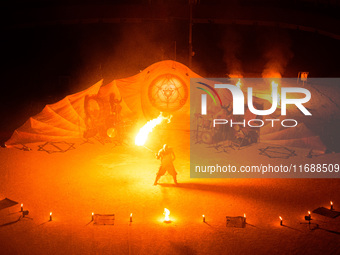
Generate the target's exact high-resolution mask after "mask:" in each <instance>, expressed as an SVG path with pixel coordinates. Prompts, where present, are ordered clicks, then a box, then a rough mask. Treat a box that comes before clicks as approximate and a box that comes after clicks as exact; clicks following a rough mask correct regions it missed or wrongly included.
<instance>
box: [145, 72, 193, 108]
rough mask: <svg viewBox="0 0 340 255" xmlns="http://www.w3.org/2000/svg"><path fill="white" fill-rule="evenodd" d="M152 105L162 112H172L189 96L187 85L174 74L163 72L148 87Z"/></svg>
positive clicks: (181, 105)
mask: <svg viewBox="0 0 340 255" xmlns="http://www.w3.org/2000/svg"><path fill="white" fill-rule="evenodd" d="M148 96H149V100H150V102H151V104H152V106H154V107H156V108H157V109H158V110H160V111H162V112H174V111H177V110H179V109H181V108H182V107H183V105H184V104H185V103H186V101H187V100H188V97H189V92H188V87H187V85H186V84H185V82H184V81H183V80H182V79H181V78H179V77H178V76H176V75H173V74H164V75H161V76H158V77H157V78H156V79H154V80H153V81H152V82H151V84H150V86H149V89H148Z"/></svg>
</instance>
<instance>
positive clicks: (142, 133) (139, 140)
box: [135, 113, 172, 146]
mask: <svg viewBox="0 0 340 255" xmlns="http://www.w3.org/2000/svg"><path fill="white" fill-rule="evenodd" d="M171 118H172V115H170V117H164V116H163V115H162V113H160V114H159V116H158V117H157V118H156V119H153V120H150V121H148V122H147V123H146V124H145V125H144V126H143V127H142V128H141V129H140V130H139V132H138V134H137V136H136V138H135V144H136V145H138V146H143V145H144V144H145V143H146V140H147V139H148V135H149V133H151V132H152V130H153V129H154V127H156V126H157V125H159V124H161V123H162V121H163V120H168V123H170V121H171Z"/></svg>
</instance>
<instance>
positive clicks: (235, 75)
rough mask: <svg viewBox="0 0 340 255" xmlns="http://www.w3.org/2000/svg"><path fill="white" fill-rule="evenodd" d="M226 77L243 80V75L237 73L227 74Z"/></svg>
mask: <svg viewBox="0 0 340 255" xmlns="http://www.w3.org/2000/svg"><path fill="white" fill-rule="evenodd" d="M228 76H229V77H230V78H243V75H242V74H238V73H233V74H228Z"/></svg>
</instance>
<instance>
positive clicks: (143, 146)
mask: <svg viewBox="0 0 340 255" xmlns="http://www.w3.org/2000/svg"><path fill="white" fill-rule="evenodd" d="M143 147H144V148H145V149H147V150H149V151H151V152H152V153H154V151H153V150H151V149H150V148H148V147H146V146H144V145H143Z"/></svg>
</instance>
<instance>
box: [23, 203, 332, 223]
mask: <svg viewBox="0 0 340 255" xmlns="http://www.w3.org/2000/svg"><path fill="white" fill-rule="evenodd" d="M330 205H331V207H330V210H331V211H333V210H334V208H333V202H332V201H331V202H330ZM21 212H24V204H21ZM163 215H164V222H165V223H170V222H171V220H170V211H169V210H168V209H167V208H164V213H163ZM243 218H244V222H246V214H244V215H243ZM279 219H280V225H281V226H283V219H282V217H281V216H279ZM311 219H312V215H311V212H310V211H308V215H307V216H305V220H308V221H309V223H310V221H311ZM50 221H52V212H50ZM92 221H94V212H92ZM202 221H203V222H204V223H205V215H204V214H203V215H202ZM130 222H132V213H130Z"/></svg>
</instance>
